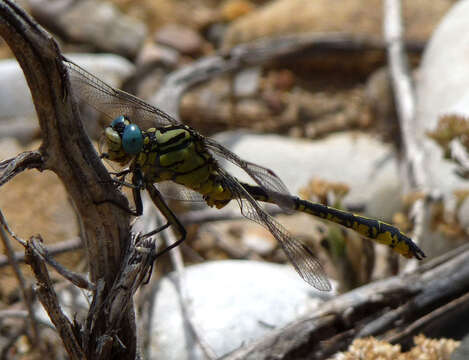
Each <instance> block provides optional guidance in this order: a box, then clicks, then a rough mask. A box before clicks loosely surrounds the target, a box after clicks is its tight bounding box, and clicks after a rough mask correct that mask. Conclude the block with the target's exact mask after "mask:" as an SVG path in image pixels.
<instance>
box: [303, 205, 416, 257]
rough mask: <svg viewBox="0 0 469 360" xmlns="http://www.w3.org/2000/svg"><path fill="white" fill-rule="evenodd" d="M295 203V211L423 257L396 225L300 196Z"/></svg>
mask: <svg viewBox="0 0 469 360" xmlns="http://www.w3.org/2000/svg"><path fill="white" fill-rule="evenodd" d="M295 205H296V210H297V211H302V212H305V213H308V214H311V215H314V216H318V217H320V218H322V219H325V220H329V221H332V222H334V223H336V224H340V225H342V226H345V227H347V228H349V229H352V230H355V231H356V232H358V233H359V234H360V235H362V236H364V237H367V238H369V239H372V240H376V241H377V242H379V243H380V244H383V245H387V246H389V247H390V248H391V249H393V250H394V251H395V252H397V253H399V254H401V255H403V256H405V257H407V258H413V257H415V258H417V259H419V260H420V259H422V258H423V257H425V255H424V254H423V252H422V251H421V250H420V249H419V248H418V246H417V245H416V244H415V243H414V242H413V241H412V240H411V239H410V238H409V237H407V236H406V235H404V234H403V233H402V232H400V231H399V230H398V229H397V228H396V227H394V226H392V225H390V224H387V223H385V222H383V221H379V220H375V219H369V218H367V217H364V216H359V215H355V214H352V213H349V212H345V211H342V210H339V209H335V208H332V207H329V206H326V205H322V204H318V203H312V202H309V201H306V200H302V199H300V198H296V201H295Z"/></svg>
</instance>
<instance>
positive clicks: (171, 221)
mask: <svg viewBox="0 0 469 360" xmlns="http://www.w3.org/2000/svg"><path fill="white" fill-rule="evenodd" d="M145 188H146V189H147V191H148V193H149V195H150V197H151V199H152V201H153V203H154V204H155V206H156V207H157V208H158V210H160V212H161V213H162V214H163V216H164V217H165V218H166V220H167V223H166V224H165V225H163V226H160V227H159V228H157V229H155V230H152V231H150V232H149V233H147V234H145V235H143V236H144V237H150V236H152V235H154V234H156V233H158V232H160V231H162V230H164V229H166V228H168V227H169V226H171V225H172V226H173V227H174V228H175V229H176V231H177V232H178V234H179V238H178V239H177V240H176V241H175V242H174V243H172V244H171V245H168V246H167V247H165V248H164V249H163V250H160V251H158V252H157V253H156V254H155V255H154V259H156V258H158V257H160V256H161V255H163V254H166V253H167V252H168V251H169V250H171V249H173V248H175V247H176V246H178V245H180V244H181V243H182V242H183V241H184V240H185V239H186V234H187V232H186V229H185V228H184V226H183V225H182V224H181V223H180V221H179V219H178V218H177V217H176V215H174V213H173V212H172V210H171V209H170V208H169V206H168V205H167V204H166V202H165V201H164V199H163V196H162V195H161V193H160V192H159V191H158V189H156V187H155V186H154V185H153V184H147V185H146V187H145ZM139 197H140V193H139ZM140 202H141V199H140ZM139 206H142V205H141V204H140V205H139ZM139 206H137V208H138V207H139Z"/></svg>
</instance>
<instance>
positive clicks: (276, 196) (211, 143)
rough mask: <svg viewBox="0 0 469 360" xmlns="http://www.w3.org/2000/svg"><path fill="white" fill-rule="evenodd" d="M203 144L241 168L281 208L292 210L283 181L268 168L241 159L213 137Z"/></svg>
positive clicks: (289, 197)
mask: <svg viewBox="0 0 469 360" xmlns="http://www.w3.org/2000/svg"><path fill="white" fill-rule="evenodd" d="M204 143H205V146H206V147H207V149H209V150H211V151H212V152H213V153H214V154H216V155H218V156H220V157H222V158H224V159H227V160H228V161H230V162H232V163H233V164H235V165H237V166H239V167H240V168H241V169H243V170H244V171H245V172H246V173H247V174H248V175H249V176H250V177H251V178H252V179H253V180H254V181H255V182H256V183H257V185H259V186H261V187H262V188H263V189H264V190H265V192H266V193H267V194H268V195H269V197H270V198H271V199H272V200H273V201H274V202H275V203H276V204H277V205H278V206H280V207H281V208H282V209H284V210H286V211H288V212H292V211H293V209H294V202H293V200H292V196H291V194H290V191H289V190H288V189H287V187H286V186H285V184H284V183H283V181H282V180H281V179H280V178H279V177H278V176H277V175H276V174H275V173H274V172H273V171H272V170H270V169H267V168H265V167H262V166H260V165H256V164H254V163H251V162H249V161H245V160H243V159H241V158H240V157H239V156H238V155H236V154H235V153H233V152H231V151H230V150H228V149H227V148H225V147H224V146H222V145H220V144H219V143H218V142H216V141H215V140H213V139H210V138H205V139H204Z"/></svg>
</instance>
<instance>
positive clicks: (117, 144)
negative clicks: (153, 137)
mask: <svg viewBox="0 0 469 360" xmlns="http://www.w3.org/2000/svg"><path fill="white" fill-rule="evenodd" d="M102 142H103V145H104V146H103V148H104V149H105V150H104V151H102V152H101V154H102V157H105V158H107V159H109V160H111V161H116V162H119V163H126V162H128V161H129V160H130V159H131V157H132V156H134V155H137V154H138V153H140V152H141V151H142V148H143V136H142V131H141V130H140V128H139V127H138V126H137V125H136V124H132V123H131V122H130V120H129V119H128V118H127V117H126V116H123V115H121V116H119V117H117V118H115V119H114V120H113V121H112V123H111V124H110V125H109V126H108V127H107V128H106V129H105V130H104V136H103V140H102Z"/></svg>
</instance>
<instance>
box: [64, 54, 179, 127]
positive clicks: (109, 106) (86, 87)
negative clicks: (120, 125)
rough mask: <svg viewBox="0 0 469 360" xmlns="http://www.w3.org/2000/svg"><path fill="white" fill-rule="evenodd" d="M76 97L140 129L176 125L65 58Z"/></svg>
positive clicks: (175, 121)
mask: <svg viewBox="0 0 469 360" xmlns="http://www.w3.org/2000/svg"><path fill="white" fill-rule="evenodd" d="M64 64H65V66H66V68H67V69H68V73H69V76H70V81H71V84H72V91H73V94H74V95H75V96H77V97H78V98H79V99H80V100H82V101H84V102H85V103H87V104H88V105H90V106H91V107H93V108H95V109H96V110H98V111H99V112H101V113H103V114H104V115H106V116H108V117H109V118H110V119H115V118H116V117H118V116H121V115H125V116H127V117H128V118H129V119H130V120H131V121H132V122H134V123H136V124H137V125H138V126H140V128H141V129H144V130H146V129H148V128H151V127H158V126H165V125H177V124H179V122H178V121H177V120H176V119H174V118H172V117H171V116H169V115H168V114H166V113H165V112H163V111H161V110H159V109H157V108H156V107H154V106H151V105H150V104H147V103H146V102H145V101H143V100H141V99H139V98H137V97H135V96H133V95H131V94H129V93H126V92H125V91H122V90H118V89H115V88H113V87H112V86H110V85H108V84H106V83H105V82H103V81H101V80H100V79H98V78H97V77H95V76H94V75H92V74H91V73H89V72H88V71H86V70H84V69H82V68H81V67H80V66H78V65H76V64H75V63H73V62H71V61H70V60H68V59H64Z"/></svg>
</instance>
